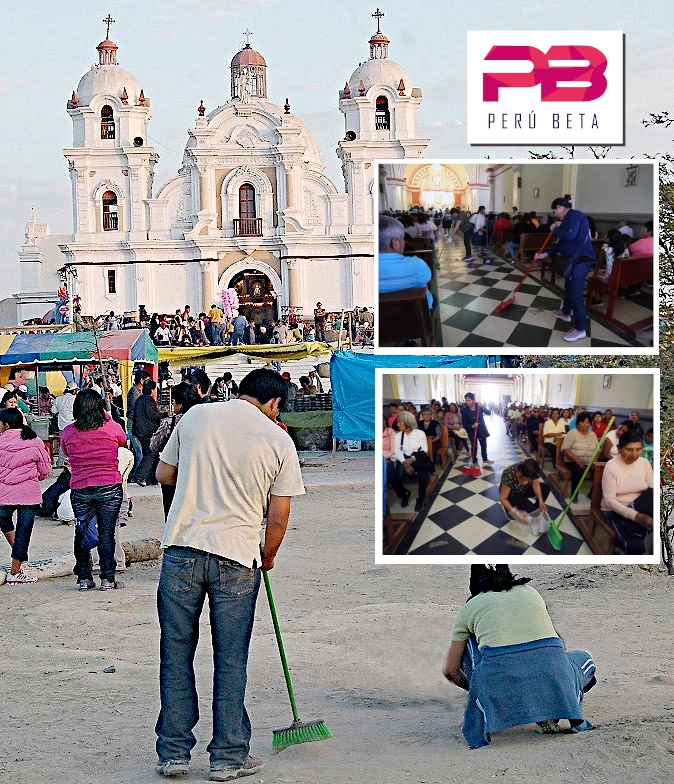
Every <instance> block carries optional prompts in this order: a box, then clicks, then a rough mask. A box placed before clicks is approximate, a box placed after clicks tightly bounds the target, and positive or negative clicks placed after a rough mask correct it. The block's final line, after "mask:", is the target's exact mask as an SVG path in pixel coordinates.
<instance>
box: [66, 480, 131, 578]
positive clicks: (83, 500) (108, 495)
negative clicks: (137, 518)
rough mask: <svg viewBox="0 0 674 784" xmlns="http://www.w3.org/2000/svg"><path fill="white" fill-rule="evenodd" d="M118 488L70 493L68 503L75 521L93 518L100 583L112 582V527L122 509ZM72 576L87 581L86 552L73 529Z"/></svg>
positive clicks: (78, 535) (113, 546) (89, 572)
mask: <svg viewBox="0 0 674 784" xmlns="http://www.w3.org/2000/svg"><path fill="white" fill-rule="evenodd" d="M122 500H123V492H122V485H121V484H119V485H103V486H101V487H84V488H82V489H81V490H72V491H71V493H70V501H71V503H72V505H73V512H74V513H75V518H76V519H77V520H78V522H80V521H82V522H83V521H85V520H89V519H91V518H92V517H94V516H95V517H96V518H97V520H98V554H99V556H100V566H101V579H102V580H109V581H110V582H111V583H114V581H115V568H116V567H117V561H115V527H116V525H117V518H118V517H119V510H120V509H121V507H122ZM75 561H76V563H75V574H76V575H77V579H78V581H79V580H91V561H90V559H89V550H88V548H86V547H84V542H83V538H82V535H81V534H80V532H79V531H78V529H77V528H75Z"/></svg>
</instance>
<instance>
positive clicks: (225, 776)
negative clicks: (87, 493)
mask: <svg viewBox="0 0 674 784" xmlns="http://www.w3.org/2000/svg"><path fill="white" fill-rule="evenodd" d="M287 394H288V383H287V382H286V381H285V379H283V378H281V376H280V375H278V373H275V372H274V371H272V370H268V369H267V368H261V369H259V370H254V371H252V372H251V373H249V374H248V375H247V376H246V377H245V378H244V379H243V381H242V382H241V385H240V387H239V398H238V400H230V401H229V402H227V403H222V404H214V405H203V406H195V407H194V408H192V409H190V411H188V412H187V414H185V416H184V417H183V418H182V419H181V420H180V422H178V424H177V425H176V427H175V429H174V430H173V433H172V434H171V437H170V438H169V440H168V443H167V444H166V446H165V448H164V450H163V452H162V453H161V455H160V463H159V468H158V469H157V479H158V480H159V482H161V483H162V484H173V485H175V488H176V489H175V495H174V498H173V502H172V503H171V509H170V511H169V514H168V519H167V521H166V526H165V529H164V536H163V540H162V547H163V548H164V557H163V560H162V569H161V576H160V579H159V588H158V592H157V609H158V612H159V625H160V629H161V642H160V670H159V682H160V698H161V710H160V713H159V718H158V720H157V726H156V733H157V745H156V748H157V755H158V757H159V761H158V763H157V772H158V773H160V774H161V775H162V776H165V777H166V778H177V777H182V776H186V775H187V774H188V772H189V765H190V756H191V751H192V749H193V747H194V745H195V744H196V742H197V741H196V738H195V736H194V733H193V729H194V727H195V725H196V724H197V721H198V719H199V710H198V696H197V691H196V685H195V678H194V667H193V661H194V655H195V651H196V647H197V642H198V638H199V617H200V615H201V610H202V608H203V605H204V600H205V599H206V596H208V601H209V606H210V627H211V636H212V640H213V649H214V650H213V659H214V668H215V672H214V679H213V738H212V740H211V742H210V743H209V745H208V752H209V753H210V777H209V778H210V780H211V781H231V780H233V779H236V778H239V777H241V776H248V775H252V774H254V773H257V772H258V771H259V770H260V769H261V768H262V766H263V762H262V760H260V759H256V758H254V757H251V756H250V738H251V726H250V720H249V718H248V714H247V712H246V708H245V705H244V695H245V690H246V678H247V672H246V670H247V662H248V648H249V645H250V638H251V633H252V630H253V617H254V613H255V601H256V598H257V594H258V590H259V587H260V570H261V569H263V570H266V571H268V570H270V569H272V568H273V567H274V558H275V556H276V553H277V551H278V549H279V547H280V546H281V542H282V541H283V537H284V535H285V532H286V527H287V524H288V517H289V515H290V503H291V498H292V496H298V495H303V494H304V485H303V483H302V475H301V472H300V465H299V460H298V457H297V452H296V450H295V446H294V444H293V442H292V439H291V438H290V436H289V435H288V434H287V433H286V432H284V431H283V430H282V429H281V428H280V427H278V425H277V424H276V417H277V416H278V413H279V410H280V409H281V408H282V407H283V405H284V403H285V402H286V397H287ZM204 434H208V435H209V438H204ZM265 514H266V517H267V527H266V531H265V541H264V545H263V546H262V551H261V552H260V530H261V521H262V519H263V517H264V516H265Z"/></svg>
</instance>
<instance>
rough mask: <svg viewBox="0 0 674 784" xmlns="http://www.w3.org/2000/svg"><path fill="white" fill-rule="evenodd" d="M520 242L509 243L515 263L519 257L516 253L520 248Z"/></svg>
mask: <svg viewBox="0 0 674 784" xmlns="http://www.w3.org/2000/svg"><path fill="white" fill-rule="evenodd" d="M519 246H520V244H519V242H509V243H508V250H509V251H510V255H511V256H512V257H513V261H515V260H516V258H517V256H516V255H515V251H516V250H517V249H518V248H519Z"/></svg>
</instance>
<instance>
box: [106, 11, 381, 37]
mask: <svg viewBox="0 0 674 784" xmlns="http://www.w3.org/2000/svg"><path fill="white" fill-rule="evenodd" d="M372 16H373V17H374V18H375V19H376V20H377V32H378V33H381V27H380V20H381V19H383V18H384V17H385V16H386V14H384V13H382V12H381V11H380V10H379V9H378V8H377V10H376V11H375V12H374V13H373V14H372ZM103 21H105V20H103ZM113 21H114V20H113Z"/></svg>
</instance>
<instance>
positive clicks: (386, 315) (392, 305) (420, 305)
mask: <svg viewBox="0 0 674 784" xmlns="http://www.w3.org/2000/svg"><path fill="white" fill-rule="evenodd" d="M426 291H427V289H426V288H425V287H424V288H419V289H402V290H401V291H391V292H389V293H388V294H379V313H378V317H379V343H380V345H386V344H395V343H402V342H404V341H406V340H419V341H420V342H421V345H422V346H435V332H434V330H433V319H432V318H431V312H430V310H429V309H428V300H427V298H426Z"/></svg>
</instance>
